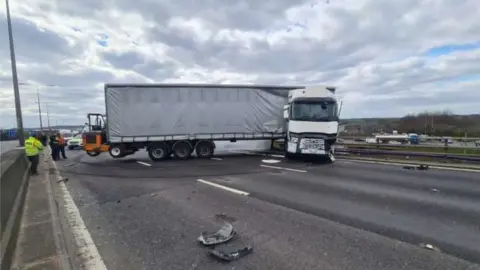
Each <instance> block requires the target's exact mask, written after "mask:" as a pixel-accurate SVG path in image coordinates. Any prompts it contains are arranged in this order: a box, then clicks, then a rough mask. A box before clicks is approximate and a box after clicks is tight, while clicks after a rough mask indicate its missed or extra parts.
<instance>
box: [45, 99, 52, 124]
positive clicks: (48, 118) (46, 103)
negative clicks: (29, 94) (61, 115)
mask: <svg viewBox="0 0 480 270" xmlns="http://www.w3.org/2000/svg"><path fill="white" fill-rule="evenodd" d="M45 107H46V108H47V125H48V129H51V128H50V113H48V102H45Z"/></svg>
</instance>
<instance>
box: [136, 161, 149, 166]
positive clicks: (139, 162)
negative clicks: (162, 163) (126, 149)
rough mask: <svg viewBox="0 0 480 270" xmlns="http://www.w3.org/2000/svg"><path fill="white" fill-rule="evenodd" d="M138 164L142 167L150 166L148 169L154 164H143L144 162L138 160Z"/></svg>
mask: <svg viewBox="0 0 480 270" xmlns="http://www.w3.org/2000/svg"><path fill="white" fill-rule="evenodd" d="M137 163H138V164H140V165H143V166H148V167H150V166H152V164H150V163H147V162H143V161H138V160H137Z"/></svg>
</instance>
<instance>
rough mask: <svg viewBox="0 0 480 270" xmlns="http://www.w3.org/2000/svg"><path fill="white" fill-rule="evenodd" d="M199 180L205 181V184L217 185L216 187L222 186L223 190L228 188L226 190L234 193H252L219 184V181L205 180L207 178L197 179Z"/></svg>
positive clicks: (246, 194)
mask: <svg viewBox="0 0 480 270" xmlns="http://www.w3.org/2000/svg"><path fill="white" fill-rule="evenodd" d="M197 181H198V182H200V183H203V184H207V185H209V186H212V187H216V188H220V189H223V190H226V191H230V192H233V193H235V194H240V195H244V196H248V195H249V194H250V193H248V192H245V191H242V190H238V189H235V188H230V187H226V186H222V185H219V184H217V183H213V182H209V181H205V180H203V179H197Z"/></svg>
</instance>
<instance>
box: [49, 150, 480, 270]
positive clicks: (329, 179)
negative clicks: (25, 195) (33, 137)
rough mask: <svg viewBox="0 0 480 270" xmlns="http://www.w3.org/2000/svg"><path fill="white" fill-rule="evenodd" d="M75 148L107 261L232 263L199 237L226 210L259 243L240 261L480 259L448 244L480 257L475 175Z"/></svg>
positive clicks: (73, 176) (66, 167)
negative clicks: (163, 157)
mask: <svg viewBox="0 0 480 270" xmlns="http://www.w3.org/2000/svg"><path fill="white" fill-rule="evenodd" d="M69 154H70V156H71V157H70V159H71V160H66V161H60V162H58V167H59V169H60V170H61V171H62V175H64V176H66V177H69V178H70V181H69V182H68V184H67V186H68V189H69V191H70V193H71V194H72V196H73V197H74V200H75V202H76V204H77V206H78V207H79V209H80V212H81V214H82V217H83V218H84V220H85V223H86V225H87V228H88V229H89V231H90V234H91V235H92V237H93V239H94V241H95V243H96V244H97V246H98V249H99V251H100V254H101V255H102V257H103V259H104V260H105V262H106V264H107V267H108V268H109V269H225V268H226V266H225V264H222V263H217V262H216V261H215V260H213V259H212V258H209V257H208V256H207V255H206V249H205V248H203V247H200V246H199V245H198V244H196V243H195V239H196V238H197V237H198V235H199V234H200V232H202V231H205V230H215V228H217V227H218V226H219V225H220V224H221V222H222V219H225V216H224V215H223V214H226V215H227V217H226V219H228V220H230V221H231V222H232V223H233V225H234V226H235V228H237V230H239V232H240V238H239V239H238V240H237V241H243V242H253V244H254V245H255V251H254V253H253V254H251V255H248V257H245V258H242V259H241V260H239V261H236V262H233V263H231V266H235V269H478V268H479V266H478V265H476V264H472V263H469V262H467V261H464V260H462V259H458V258H456V257H454V256H451V255H446V254H445V253H450V254H454V255H456V256H459V257H463V258H466V259H468V260H475V258H477V259H478V258H479V257H478V256H477V255H479V254H480V250H479V249H480V238H479V233H478V232H479V222H478V216H479V213H480V207H479V206H478V200H479V196H478V195H479V194H480V182H479V181H480V180H479V179H480V178H479V177H478V175H479V174H475V173H463V172H447V171H435V170H429V171H407V170H404V169H402V168H400V167H394V166H385V165H373V164H360V163H354V162H348V161H339V162H338V163H336V164H334V165H333V166H332V165H323V164H311V163H305V162H286V161H284V160H283V159H280V158H264V157H260V156H222V157H220V160H189V161H183V162H181V161H174V160H172V161H166V162H159V163H152V162H151V161H150V160H148V158H147V157H146V155H145V154H143V153H142V154H137V155H135V156H133V157H129V158H127V159H125V160H112V159H111V158H109V157H108V155H101V156H99V157H97V158H91V157H88V156H85V155H83V154H82V153H81V152H74V151H69ZM265 159H269V160H272V159H274V160H278V161H280V162H279V163H273V164H271V163H265V162H262V160H265ZM137 161H140V162H144V163H143V164H142V163H137ZM262 164H263V165H266V166H276V167H284V168H291V169H295V170H297V171H287V170H281V169H275V168H271V167H262V166H260V165H262ZM98 175H101V176H98ZM198 178H201V179H204V180H207V181H211V182H213V183H218V184H222V185H224V186H228V187H233V188H237V189H240V190H243V191H246V192H249V193H250V195H249V196H241V195H237V194H234V193H231V192H228V191H225V190H222V189H218V188H216V187H211V186H208V185H205V184H202V183H199V182H197V181H196V180H197V179H198ZM329 219H330V220H333V221H336V222H339V223H336V222H332V221H330V220H329ZM340 223H343V224H346V225H343V224H340ZM348 225H349V226H348ZM369 231H370V232H369ZM372 232H377V233H379V234H375V233H372ZM380 234H382V235H384V236H381V235H380ZM385 236H387V237H385ZM397 239H400V240H403V241H408V242H410V243H413V244H407V243H404V242H400V241H398V240H397ZM422 243H426V244H432V245H434V246H436V247H439V248H440V249H441V250H442V252H437V251H431V250H427V249H425V248H422V247H420V245H421V244H422ZM444 252H445V253H444Z"/></svg>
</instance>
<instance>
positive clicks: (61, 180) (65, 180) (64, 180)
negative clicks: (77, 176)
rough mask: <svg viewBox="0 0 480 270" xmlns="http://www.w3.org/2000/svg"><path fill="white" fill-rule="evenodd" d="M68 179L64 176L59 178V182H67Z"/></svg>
mask: <svg viewBox="0 0 480 270" xmlns="http://www.w3.org/2000/svg"><path fill="white" fill-rule="evenodd" d="M67 181H68V178H67V177H64V178H62V179H59V180H57V183H60V182H64V183H66V182H67Z"/></svg>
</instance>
